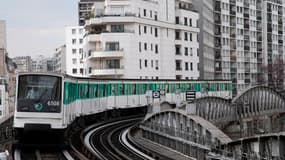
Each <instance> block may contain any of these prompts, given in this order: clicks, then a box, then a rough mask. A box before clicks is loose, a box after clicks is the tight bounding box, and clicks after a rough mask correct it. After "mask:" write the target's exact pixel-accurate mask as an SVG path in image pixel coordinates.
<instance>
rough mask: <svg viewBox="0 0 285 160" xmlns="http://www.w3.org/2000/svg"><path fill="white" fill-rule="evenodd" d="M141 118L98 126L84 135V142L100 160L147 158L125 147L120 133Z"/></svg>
mask: <svg viewBox="0 0 285 160" xmlns="http://www.w3.org/2000/svg"><path fill="white" fill-rule="evenodd" d="M140 120H141V118H134V119H128V120H121V121H117V122H112V123H108V124H104V125H102V126H99V127H97V128H95V129H93V130H91V131H90V132H89V133H88V134H87V135H86V137H85V140H84V141H85V144H86V145H87V147H88V148H89V149H90V150H92V152H93V153H94V154H95V155H96V156H97V157H98V158H100V159H102V160H110V159H112V160H134V159H135V160H144V159H149V157H146V156H144V155H142V154H140V153H137V152H135V151H133V150H132V149H130V148H129V147H127V146H126V145H125V144H124V143H123V142H122V138H121V137H122V136H121V135H122V133H123V132H124V131H125V130H127V129H128V128H129V127H130V126H132V125H134V124H136V123H137V122H139V121H140Z"/></svg>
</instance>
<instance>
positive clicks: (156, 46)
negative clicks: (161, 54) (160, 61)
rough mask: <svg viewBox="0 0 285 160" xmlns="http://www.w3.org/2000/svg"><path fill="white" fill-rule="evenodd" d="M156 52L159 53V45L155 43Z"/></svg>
mask: <svg viewBox="0 0 285 160" xmlns="http://www.w3.org/2000/svg"><path fill="white" fill-rule="evenodd" d="M155 53H158V45H157V44H156V45H155Z"/></svg>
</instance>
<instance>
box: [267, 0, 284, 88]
mask: <svg viewBox="0 0 285 160" xmlns="http://www.w3.org/2000/svg"><path fill="white" fill-rule="evenodd" d="M261 5H262V6H261V7H263V13H262V17H263V23H262V27H263V38H262V39H263V41H262V46H264V48H263V53H264V59H263V66H266V67H267V70H266V73H267V76H266V77H265V78H264V81H265V82H267V84H268V85H269V86H271V87H273V88H275V89H284V78H285V77H284V53H283V52H284V51H285V43H284V40H285V37H284V36H285V33H284V31H285V1H284V0H283V1H282V0H264V1H263V3H262V4H261ZM264 22H266V23H264Z"/></svg>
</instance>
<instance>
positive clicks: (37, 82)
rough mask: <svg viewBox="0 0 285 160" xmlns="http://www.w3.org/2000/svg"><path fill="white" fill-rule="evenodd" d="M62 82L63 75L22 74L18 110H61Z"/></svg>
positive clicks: (19, 83) (19, 80)
mask: <svg viewBox="0 0 285 160" xmlns="http://www.w3.org/2000/svg"><path fill="white" fill-rule="evenodd" d="M61 82H62V80H61V77H56V76H51V75H20V76H19V78H18V94H17V104H18V106H17V107H18V111H29V112H60V104H61ZM31 104H33V105H31Z"/></svg>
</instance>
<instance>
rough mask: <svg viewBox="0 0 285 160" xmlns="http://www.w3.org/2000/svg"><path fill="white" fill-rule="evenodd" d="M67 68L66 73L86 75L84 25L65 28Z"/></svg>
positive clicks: (79, 75)
mask: <svg viewBox="0 0 285 160" xmlns="http://www.w3.org/2000/svg"><path fill="white" fill-rule="evenodd" d="M65 36H66V37H65V40H66V43H65V44H66V48H65V58H66V61H65V65H63V66H65V68H63V70H64V71H65V72H66V74H68V75H71V76H76V77H82V76H84V68H83V66H84V65H83V36H84V28H83V27H82V26H74V27H66V30H65Z"/></svg>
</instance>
